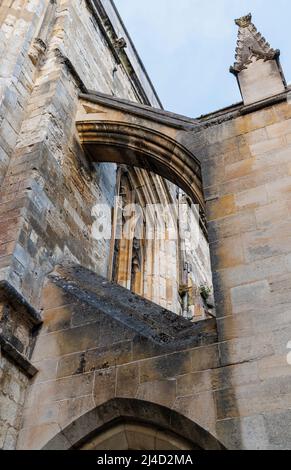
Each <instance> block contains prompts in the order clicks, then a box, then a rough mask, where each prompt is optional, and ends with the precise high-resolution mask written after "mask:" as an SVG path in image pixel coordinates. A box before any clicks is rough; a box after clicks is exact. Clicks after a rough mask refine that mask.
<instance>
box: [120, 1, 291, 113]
mask: <svg viewBox="0 0 291 470" xmlns="http://www.w3.org/2000/svg"><path fill="white" fill-rule="evenodd" d="M115 4H116V6H117V8H118V10H119V12H120V14H121V16H122V18H123V21H124V23H125V25H126V27H127V29H128V31H129V33H130V35H131V37H132V40H133V41H134V43H135V46H136V48H137V50H138V52H139V54H140V56H141V59H142V61H143V63H144V65H145V67H146V69H147V71H148V73H149V76H150V78H151V80H152V81H153V84H154V86H155V88H156V90H157V92H158V95H159V97H160V99H161V101H162V103H163V106H164V108H165V109H167V110H170V111H175V112H177V113H181V114H185V115H188V116H191V117H197V116H199V115H201V114H204V113H207V112H210V111H214V110H216V109H219V108H222V107H224V106H227V105H230V104H233V103H236V102H238V101H240V99H241V98H240V94H239V91H238V87H237V84H236V80H235V77H234V76H233V75H232V74H230V73H229V66H230V65H232V64H233V62H234V51H235V44H236V34H237V26H236V25H235V24H234V21H233V20H234V18H237V17H240V16H242V15H245V14H247V13H249V12H250V11H251V12H252V13H253V22H254V24H255V25H256V27H257V28H258V30H259V31H260V32H261V33H262V34H263V35H264V36H265V38H266V39H267V41H268V42H269V43H270V44H271V46H272V47H273V48H274V49H280V50H281V62H282V65H283V69H284V72H285V76H286V79H287V82H288V83H289V82H291V47H290V46H291V27H290V23H291V2H290V0H115Z"/></svg>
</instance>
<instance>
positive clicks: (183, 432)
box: [43, 398, 224, 450]
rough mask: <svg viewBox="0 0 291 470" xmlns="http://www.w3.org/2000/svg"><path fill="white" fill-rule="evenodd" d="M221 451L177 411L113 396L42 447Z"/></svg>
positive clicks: (220, 446) (206, 435)
mask: <svg viewBox="0 0 291 470" xmlns="http://www.w3.org/2000/svg"><path fill="white" fill-rule="evenodd" d="M70 449H77V450H128V449H132V450H189V449H192V450H198V449H200V450H222V449H224V447H223V445H222V444H221V443H220V442H219V441H218V440H217V439H216V438H215V437H214V436H212V435H211V434H210V433H209V432H207V431H206V430H205V429H203V428H201V426H199V425H198V424H196V423H194V422H193V421H191V420H190V419H188V418H186V417H185V416H183V415H181V414H180V413H178V412H176V411H174V410H171V409H169V408H166V407H164V406H161V405H158V404H155V403H151V402H146V401H143V400H137V399H128V398H114V399H112V400H109V401H108V402H106V403H104V404H102V405H101V406H98V407H97V408H94V409H93V410H91V411H89V412H87V413H85V414H84V415H83V416H81V417H80V418H78V419H76V420H75V421H73V422H72V423H71V424H70V425H69V426H67V427H66V428H65V429H63V430H62V431H61V432H60V433H59V434H57V435H56V436H55V437H54V438H53V439H51V440H50V441H49V442H48V443H47V444H46V446H45V447H44V448H43V450H70Z"/></svg>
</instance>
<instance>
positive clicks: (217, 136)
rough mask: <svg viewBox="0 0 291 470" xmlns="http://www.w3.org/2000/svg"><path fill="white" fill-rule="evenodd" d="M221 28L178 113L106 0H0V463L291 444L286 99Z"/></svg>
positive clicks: (263, 66)
mask: <svg viewBox="0 0 291 470" xmlns="http://www.w3.org/2000/svg"><path fill="white" fill-rule="evenodd" d="M236 24H237V26H238V41H237V48H236V57H235V62H234V64H233V66H232V67H231V68H230V71H231V72H232V73H233V74H234V76H235V79H236V80H237V83H238V86H239V88H240V91H241V95H242V101H241V102H240V103H238V104H235V105H232V106H229V107H228V108H225V109H222V110H219V111H215V112H213V113H211V114H208V115H205V116H201V117H199V118H188V117H185V116H180V115H178V114H174V113H170V112H167V111H165V110H163V108H162V105H161V103H160V101H159V98H158V96H157V94H156V92H155V89H154V87H153V85H152V83H151V81H150V79H149V77H148V75H147V72H146V71H145V69H144V66H143V64H142V62H141V60H140V58H139V57H138V55H137V52H136V50H135V47H134V45H133V43H132V41H131V39H130V37H129V35H128V33H127V31H126V29H125V26H124V25H123V22H122V20H121V18H120V16H119V14H118V12H117V10H116V8H115V6H114V4H113V1H111V0H70V1H69V0H13V1H11V0H2V1H1V2H0V57H1V61H0V218H1V225H0V347H1V355H0V449H33V450H36V449H80V450H81V449H83V450H86V449H102V450H107V449H109V450H124V449H142V450H143V449H157V450H172V449H206V450H208V449H224V448H226V449H291V434H290V427H291V411H290V410H291V365H290V364H289V362H291V361H290V360H288V357H289V356H288V353H289V352H290V350H291V289H290V285H291V235H290V234H291V105H290V104H291V100H290V96H291V94H290V93H291V88H290V89H289V88H288V85H287V84H286V81H285V78H284V73H283V70H282V68H281V65H280V60H279V57H280V51H279V50H278V49H273V48H272V47H271V46H270V45H269V44H268V43H267V41H266V40H265V38H264V37H263V36H262V35H261V34H260V33H259V32H258V31H257V29H256V27H255V26H254V24H253V22H252V16H251V15H250V14H249V15H247V16H244V17H241V18H239V19H237V20H236ZM230 47H231V45H230ZM192 95H193V96H194V97H195V93H194V94H192ZM193 99H194V98H193ZM193 204H194V205H195V206H194V209H193ZM157 208H158V209H159V210H161V212H159V211H158V209H157ZM165 208H166V209H165ZM135 211H139V212H138V214H135V216H136V217H132V213H135ZM193 217H194V218H193ZM169 219H171V220H172V219H173V221H174V222H173V227H172V229H173V230H172V229H170V228H169ZM108 221H109V222H108ZM149 222H150V224H149ZM149 225H150V230H149ZM108 227H109V235H108V236H100V233H103V231H104V230H107V229H108ZM149 232H150V236H146V235H148V234H149ZM172 232H174V233H175V234H176V236H175V237H174V236H172V235H173V233H172ZM161 233H162V234H163V236H161ZM182 234H183V235H182ZM185 234H186V235H185ZM129 235H130V236H129ZM184 235H185V236H186V238H187V242H185V239H184V238H183V237H184Z"/></svg>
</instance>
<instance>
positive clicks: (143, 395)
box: [18, 266, 249, 449]
mask: <svg viewBox="0 0 291 470" xmlns="http://www.w3.org/2000/svg"><path fill="white" fill-rule="evenodd" d="M43 305H44V312H43V319H44V324H43V328H42V330H41V333H40V336H39V338H38V341H37V344H36V348H35V350H34V354H33V358H32V360H33V364H34V366H35V367H36V368H37V369H38V370H39V372H38V374H37V375H36V377H35V378H34V379H33V382H32V384H31V386H30V388H29V393H28V397H27V400H26V402H25V409H24V414H23V421H22V430H21V432H20V435H19V441H18V448H19V449H40V448H42V447H43V446H45V445H46V444H47V442H48V441H49V440H50V439H51V438H53V437H54V436H56V435H57V434H58V433H59V432H60V431H61V430H63V429H65V428H66V427H67V426H68V425H69V424H70V423H72V422H73V421H74V420H76V419H77V418H79V417H80V416H82V415H84V414H85V413H86V412H88V411H90V410H93V409H94V408H96V407H98V406H100V405H103V404H104V403H106V402H107V401H109V400H110V399H112V398H115V397H119V398H135V399H138V400H144V401H148V402H149V403H156V404H159V405H163V406H166V407H167V408H169V409H172V410H176V411H178V412H179V413H181V414H182V415H184V416H186V417H188V418H190V419H191V420H193V421H194V422H195V423H196V424H198V425H200V426H201V427H202V428H203V429H204V430H206V431H208V432H210V433H215V401H214V393H213V391H212V388H214V389H216V388H221V387H222V385H221V381H223V379H224V377H225V375H224V374H223V373H221V372H220V370H219V369H217V367H218V365H219V352H218V345H217V332H216V322H215V320H214V319H209V320H204V321H200V322H197V323H191V322H189V321H187V320H184V319H183V318H182V317H179V316H177V315H175V314H174V313H171V312H169V311H166V310H164V309H162V308H161V307H159V306H157V305H155V304H153V303H151V302H149V301H147V300H145V299H143V298H141V297H139V296H137V295H134V294H132V293H131V292H129V291H128V290H126V289H125V288H123V287H120V286H118V285H114V284H111V283H109V282H108V281H106V280H105V279H103V278H100V277H98V276H97V275H96V274H95V273H93V272H91V271H88V270H85V269H84V268H82V267H74V266H72V267H71V266H62V267H58V269H57V270H56V272H54V273H53V274H51V275H50V276H49V278H48V279H47V281H46V284H45V288H44V290H43ZM205 369H207V370H206V371H204V370H205ZM242 369H243V372H244V373H242V376H240V374H239V373H237V374H236V376H237V377H236V380H237V381H238V382H239V383H241V382H242V383H248V381H249V375H248V371H249V369H248V366H246V367H243V366H242ZM202 371H204V372H202ZM212 376H213V379H212ZM212 380H214V385H212ZM149 418H151V416H149ZM86 429H87V428H86V426H85V428H84V432H86Z"/></svg>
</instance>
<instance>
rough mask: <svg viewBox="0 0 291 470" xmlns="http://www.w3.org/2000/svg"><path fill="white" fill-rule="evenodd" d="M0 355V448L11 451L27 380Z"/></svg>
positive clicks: (13, 447)
mask: <svg viewBox="0 0 291 470" xmlns="http://www.w3.org/2000/svg"><path fill="white" fill-rule="evenodd" d="M0 354H1V355H0V448H1V449H4V450H13V449H15V446H16V440H17V437H18V432H19V429H20V427H21V416H22V406H23V404H24V399H25V393H26V389H27V385H28V381H29V380H28V377H26V376H25V374H24V373H23V372H22V371H21V370H19V368H18V367H17V366H16V365H15V363H14V362H12V361H9V359H7V358H6V357H4V356H3V353H0Z"/></svg>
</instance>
